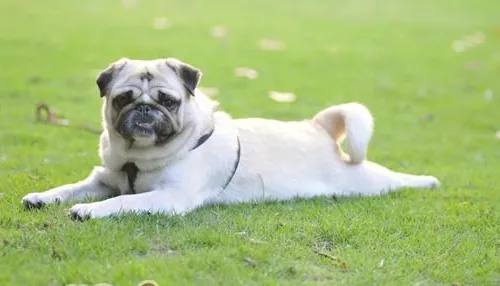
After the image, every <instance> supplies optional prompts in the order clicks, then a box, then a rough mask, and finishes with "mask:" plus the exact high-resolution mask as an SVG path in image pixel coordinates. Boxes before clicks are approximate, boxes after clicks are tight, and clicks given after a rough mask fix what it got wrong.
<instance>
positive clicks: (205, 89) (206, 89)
mask: <svg viewBox="0 0 500 286" xmlns="http://www.w3.org/2000/svg"><path fill="white" fill-rule="evenodd" d="M198 89H199V90H200V91H201V92H202V93H203V94H205V95H206V96H208V97H215V96H217V95H218V94H219V89H218V88H216V87H210V86H200V87H198Z"/></svg>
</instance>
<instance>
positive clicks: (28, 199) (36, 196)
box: [21, 167, 116, 208]
mask: <svg viewBox="0 0 500 286" xmlns="http://www.w3.org/2000/svg"><path fill="white" fill-rule="evenodd" d="M105 172H106V171H105V169H104V168H102V167H96V168H94V170H93V171H92V173H91V174H90V175H89V176H88V177H87V178H86V179H84V180H82V181H80V182H77V183H74V184H67V185H62V186H59V187H56V188H53V189H50V190H48V191H45V192H42V193H29V194H27V195H26V196H24V197H23V198H22V199H21V202H22V203H23V205H24V206H25V207H26V208H40V207H42V206H44V205H47V204H57V203H61V202H67V201H78V202H79V201H83V200H85V199H100V200H102V199H105V198H108V197H110V196H113V195H116V191H115V190H113V189H111V188H110V187H108V186H106V185H104V184H103V183H102V181H101V179H102V177H103V176H105Z"/></svg>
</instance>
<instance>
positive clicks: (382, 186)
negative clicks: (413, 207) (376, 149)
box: [339, 161, 439, 196]
mask: <svg viewBox="0 0 500 286" xmlns="http://www.w3.org/2000/svg"><path fill="white" fill-rule="evenodd" d="M341 175H342V178H340V179H339V183H340V186H339V187H340V189H342V191H343V193H344V194H347V195H366V196H371V195H380V194H382V193H386V192H390V191H395V190H398V189H402V188H417V189H429V188H437V187H439V180H438V179H436V178H435V177H432V176H417V175H410V174H403V173H398V172H394V171H392V170H389V169H387V168H385V167H383V166H381V165H379V164H376V163H373V162H369V161H364V162H363V163H361V164H358V165H348V164H346V165H345V168H344V169H343V172H342V173H341Z"/></svg>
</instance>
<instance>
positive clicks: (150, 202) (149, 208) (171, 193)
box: [69, 189, 206, 220]
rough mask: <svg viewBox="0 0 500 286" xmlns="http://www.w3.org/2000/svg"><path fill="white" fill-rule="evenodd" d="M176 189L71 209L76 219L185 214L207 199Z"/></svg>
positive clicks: (122, 197) (75, 206) (71, 214)
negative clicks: (125, 215) (131, 214)
mask: <svg viewBox="0 0 500 286" xmlns="http://www.w3.org/2000/svg"><path fill="white" fill-rule="evenodd" d="M187 193H188V192H183V191H179V190H174V189H161V190H153V191H150V192H146V193H141V194H134V195H123V196H118V197H114V198H111V199H107V200H105V201H101V202H95V203H90V204H77V205H74V206H73V207H72V208H71V209H70V210H69V215H70V216H71V217H72V218H73V219H76V220H85V219H89V218H103V217H108V216H112V215H117V214H121V213H163V214H168V215H171V214H184V213H186V212H188V211H191V210H193V209H194V208H196V207H198V206H200V205H202V204H203V202H204V201H205V199H206V197H205V196H203V195H201V194H200V195H196V196H190V195H188V194H187Z"/></svg>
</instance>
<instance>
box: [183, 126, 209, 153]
mask: <svg viewBox="0 0 500 286" xmlns="http://www.w3.org/2000/svg"><path fill="white" fill-rule="evenodd" d="M214 130H215V128H212V130H210V131H209V132H208V133H205V134H203V135H202V136H201V137H200V138H199V139H198V141H196V145H194V147H193V148H191V149H189V151H193V150H194V149H196V148H198V147H200V146H201V145H202V144H203V143H205V142H206V141H207V140H208V138H210V136H212V134H214Z"/></svg>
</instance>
